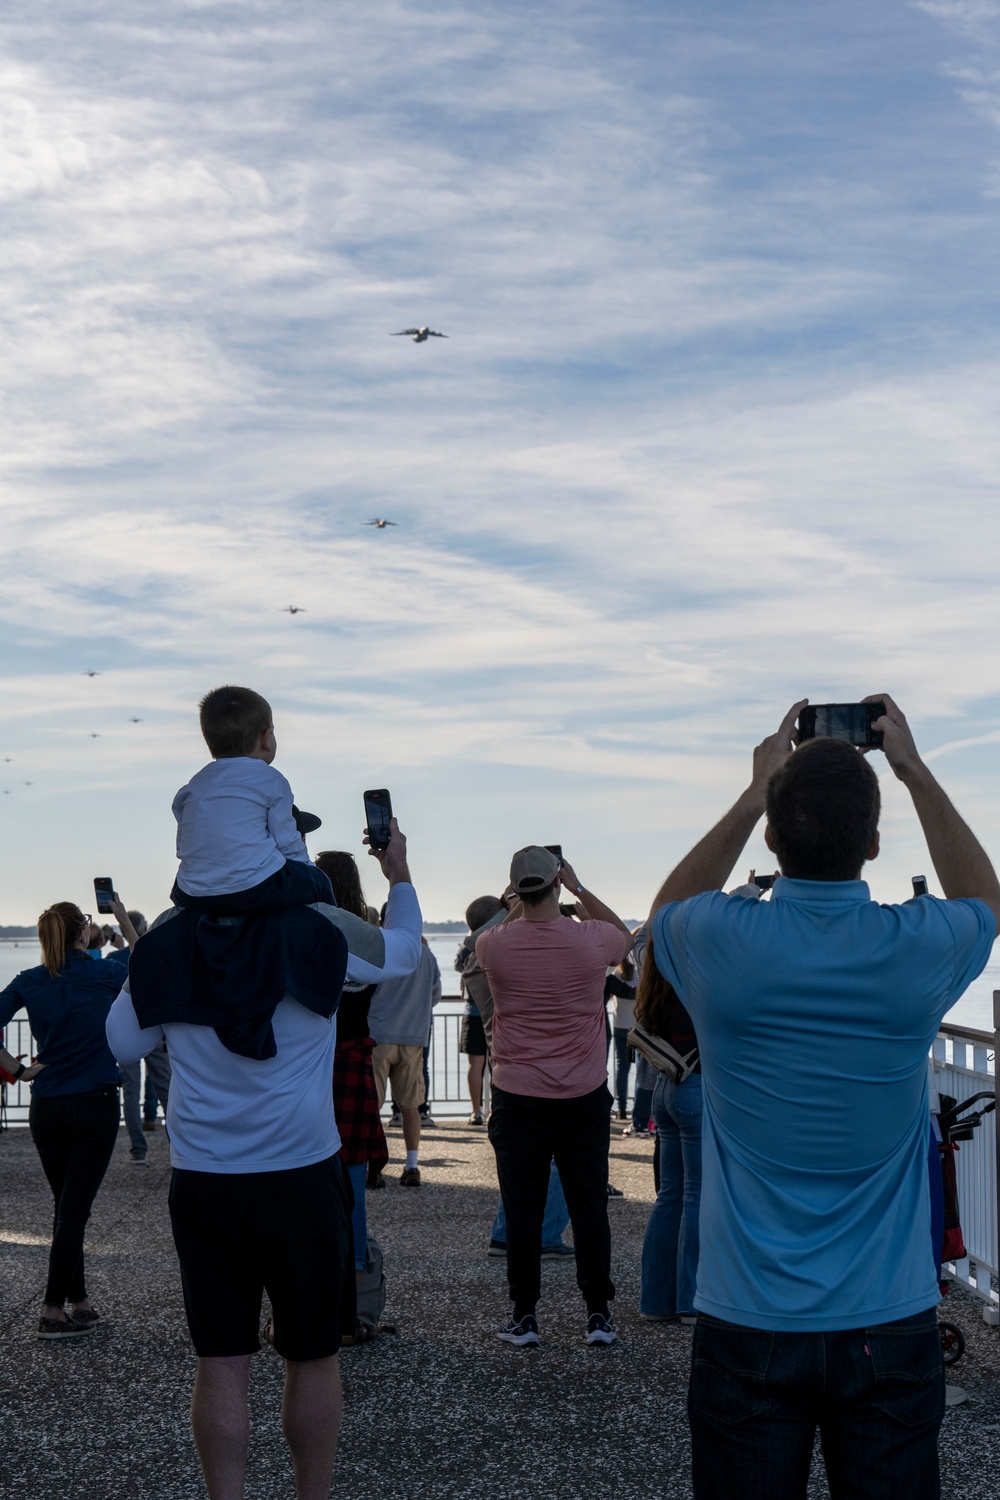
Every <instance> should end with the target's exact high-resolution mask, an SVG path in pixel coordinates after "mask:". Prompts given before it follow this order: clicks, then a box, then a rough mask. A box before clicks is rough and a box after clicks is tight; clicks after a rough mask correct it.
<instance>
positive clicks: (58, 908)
mask: <svg viewBox="0 0 1000 1500" xmlns="http://www.w3.org/2000/svg"><path fill="white" fill-rule="evenodd" d="M86 925H87V920H86V918H85V917H84V915H83V912H82V911H81V910H80V908H79V907H78V906H75V905H74V904H73V902H72V901H56V902H55V903H54V904H53V905H52V906H47V907H46V908H45V910H44V911H43V912H42V915H41V916H40V917H39V918H38V941H39V942H40V943H41V945H42V962H43V963H44V965H45V967H46V968H47V969H48V971H49V973H50V974H51V975H52V978H53V979H55V978H57V977H58V975H59V974H60V973H61V971H62V968H63V965H64V964H65V962H66V954H67V953H68V952H69V950H70V948H72V947H73V945H74V944H75V942H76V940H77V938H78V937H79V936H80V935H81V933H82V932H83V930H84V928H85V927H86Z"/></svg>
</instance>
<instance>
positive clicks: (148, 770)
mask: <svg viewBox="0 0 1000 1500" xmlns="http://www.w3.org/2000/svg"><path fill="white" fill-rule="evenodd" d="M0 210H2V214H3V222H4V253H3V256H2V257H0V338H2V345H3V356H4V357H3V359H2V363H0V422H2V442H0V505H2V507H3V514H2V531H0V535H2V539H3V540H2V547H3V569H2V583H0V629H2V640H3V651H2V653H0V673H2V683H0V689H2V694H3V706H4V712H3V722H2V727H0V793H2V794H0V837H2V838H3V841H4V847H5V850H6V858H5V859H4V860H3V861H2V868H0V921H3V922H10V923H13V922H32V921H34V919H35V918H36V917H37V914H38V912H39V911H40V910H41V909H42V907H43V906H44V905H46V904H48V903H49V902H51V901H54V900H58V899H71V900H76V901H79V902H80V904H81V905H83V906H85V907H87V908H88V909H89V906H90V903H91V899H92V886H91V881H92V879H93V877H94V876H95V875H110V876H112V878H113V879H114V880H115V882H116V885H117V887H118V889H119V891H120V893H121V894H122V896H123V897H124V899H125V900H126V901H127V903H128V904H129V905H137V906H140V907H142V908H143V909H144V910H146V911H147V912H152V911H156V910H158V909H160V908H161V907H162V906H164V905H165V904H166V899H167V893H168V891H169V888H170V884H171V881H172V879H173V875H174V872H175V863H174V858H173V831H174V825H173V819H172V816H171V812H170V803H171V800H172V797H173V794H174V792H175V791H176V789H177V788H178V787H179V786H180V785H182V784H183V783H184V782H185V781H186V780H187V779H188V778H189V777H190V776H191V775H192V774H193V773H194V771H195V770H197V769H198V767H199V766H200V765H202V764H203V763H204V762H205V760H206V759H207V753H206V750H205V747H204V745H203V743H202V741H201V739H200V735H199V731H198V723H197V703H198V700H199V699H200V697H201V696H202V695H203V694H204V693H205V692H206V691H207V690H208V689H209V688H211V687H214V686H217V685H218V684H220V683H222V682H226V681H235V682H241V683H247V684H248V685H250V686H252V687H254V688H256V689H257V690H258V691H259V692H262V693H263V694H264V695H265V696H266V697H267V698H268V700H269V701H270V702H271V703H272V705H273V708H274V713H275V724H276V731H277V738H278V758H277V761H276V765H277V766H278V767H279V768H280V769H281V770H282V771H283V772H284V773H285V775H286V776H288V778H289V780H290V781H291V783H292V786H293V788H294V790H295V795H296V800H297V802H298V804H299V805H300V806H302V807H306V808H308V809H309V810H311V811H314V812H316V813H317V814H319V815H320V816H321V817H322V818H323V820H324V827H323V830H322V831H321V833H320V834H318V835H315V836H313V838H312V839H311V841H310V844H311V848H312V850H313V852H316V851H318V849H320V848H328V847H333V848H337V847H341V848H350V849H353V850H355V851H358V852H360V840H361V831H362V828H363V823H364V819H363V813H362V802H361V793H362V791H363V790H364V789H365V788H366V787H380V786H386V787H388V788H389V789H390V791H391V793H392V799H393V805H394V808H395V810H396V812H397V814H398V816H399V819H400V823H401V825H402V827H403V829H404V831H405V832H406V833H407V835H408V837H409V840H410V853H411V863H412V868H413V872H414V879H415V882H416V884H417V888H418V891H419V893H420V895H421V898H422V904H423V907H424V911H425V915H426V916H427V917H428V918H429V919H445V918H453V917H458V916H460V915H461V913H462V911H463V910H464V907H465V906H466V904H467V902H468V901H469V900H470V899H471V898H472V897H474V896H476V895H479V894H481V893H483V892H484V891H487V890H491V889H492V890H497V889H499V888H500V887H501V886H502V885H503V884H504V883H505V879H506V873H507V867H508V864H509V859H510V855H511V853H512V852H513V850H514V849H516V848H518V847H519V846H521V845H523V844H525V843H530V842H540V843H552V842H559V843H561V844H562V845H563V847H564V850H565V852H566V854H567V856H568V857H569V858H570V859H571V860H572V862H573V864H574V866H575V867H576V869H577V871H578V874H579V875H580V878H581V879H582V880H583V881H584V882H585V883H586V884H587V885H588V886H590V887H591V888H592V889H594V890H595V891H596V892H597V893H598V894H599V895H601V896H603V897H605V898H606V899H607V900H608V901H609V902H610V903H611V904H612V905H614V906H615V907H616V908H617V909H618V910H619V911H620V913H621V914H622V915H623V916H626V917H638V916H640V915H641V914H642V913H643V912H644V911H645V910H646V909H647V908H648V904H649V901H650V898H651V896H652V895H653V893H654V892H655V890H656V888H657V886H658V885H659V883H660V881H661V880H662V878H663V876H664V875H665V874H666V872H667V871H668V870H669V869H670V867H671V866H672V865H673V864H674V863H675V862H676V860H677V859H678V858H679V857H680V856H681V855H682V854H683V853H684V852H685V850H686V849H687V848H688V847H689V846H690V844H691V843H692V842H693V841H694V840H695V839H696V838H697V837H698V836H699V835H700V834H701V833H702V832H704V831H705V830H706V829H707V827H708V826H710V824H711V823H713V822H714V821H715V820H716V819H717V818H718V817H719V816H720V815H721V813H722V812H723V811H724V810H725V808H726V807H727V806H728V805H729V804H730V803H731V802H732V801H733V800H734V799H735V798H736V796H737V795H738V794H739V792H740V791H741V790H742V788H743V786H744V785H745V784H746V782H747V779H748V775H749V765H750V755H751V750H752V747H753V745H754V744H755V743H756V742H757V741H758V740H760V739H761V738H762V737H763V736H764V735H765V734H767V733H769V732H771V731H772V730H773V729H774V728H775V727H776V726H777V724H778V722H779V721H780V719H781V717H782V715H783V713H784V712H785V710H786V709H787V707H788V706H789V704H790V703H792V702H793V701H795V700H796V699H798V698H800V697H809V698H810V699H811V700H812V701H813V702H829V701H851V700H856V699H858V698H860V697H862V696H864V695H866V694H868V693H872V692H880V691H887V692H890V693H892V694H893V695H894V697H895V698H896V699H897V701H898V702H899V703H900V705H901V706H902V707H903V708H904V710H905V711H906V713H907V714H908V716H909V719H910V721H911V724H912V726H913V728H914V731H915V734H916V736H917V740H918V744H919V745H920V746H921V748H922V749H923V750H925V751H926V752H927V753H928V754H929V756H930V757H931V758H932V765H933V767H934V769H935V772H936V773H937V774H938V775H939V776H940V777H941V779H942V780H943V782H944V784H945V785H946V787H947V788H948V790H949V791H950V792H951V793H952V795H953V797H954V798H955V800H956V802H957V803H958V805H959V807H960V808H961V810H962V811H963V812H964V814H965V815H966V817H967V818H968V819H969V821H970V822H971V823H972V825H973V827H975V828H976V830H977V831H978V832H979V833H980V835H981V836H982V837H983V840H984V842H985V843H986V845H987V847H988V848H990V849H991V851H992V853H993V854H994V855H995V856H996V855H1000V838H998V837H997V836H996V835H997V834H998V833H1000V794H998V789H997V774H996V772H997V759H998V752H1000V656H998V651H997V639H998V632H1000V593H998V590H997V586H996V574H997V559H998V553H1000V508H998V506H997V475H998V472H1000V419H998V418H1000V413H998V405H1000V397H998V392H1000V354H998V346H997V328H998V303H997V296H998V294H997V286H998V275H997V272H998V269H1000V267H998V259H1000V4H997V3H994V0H935V3H931V0H925V3H912V0H880V3H879V4H878V5H876V6H873V5H872V4H871V3H870V0H863V3H859V0H841V3H838V4H836V5H832V4H823V5H809V6H803V5H801V4H800V3H799V0H754V3H753V4H748V3H746V0H668V3H664V0H649V3H646V0H622V3H621V4H619V5H616V6H614V7H609V6H607V5H606V4H600V3H597V0H550V3H549V4H547V5H546V6H544V7H540V6H537V5H535V4H528V3H518V0H511V3H479V4H469V3H462V0H454V3H451V4H444V3H434V0H425V3H409V4H406V3H384V0H367V3H366V4H365V5H363V6H359V5H354V4H347V3H342V0H326V3H303V0H287V3H285V4H282V5H281V6H274V5H273V4H264V3H261V4H253V3H215V4H201V3H178V0H164V3H163V4H162V5H160V6H158V7H156V8H155V9H151V8H150V7H149V6H148V5H145V4H142V5H140V4H137V3H135V0H115V4H114V5H111V4H110V3H103V0H89V3H74V0H52V3H51V4H49V5H47V6H45V7H44V8H42V9H39V8H38V7H37V6H35V5H28V4H26V3H20V0H11V3H9V4H8V5H6V6H5V7H4V12H3V18H2V20H0ZM425 323H427V324H429V325H430V326H431V327H433V328H435V329H439V330H441V331H443V332H444V333H446V334H447V335H448V339H447V341H446V340H444V339H431V340H428V341H427V342H426V343H425V344H421V345H415V344H413V343H412V342H411V341H410V340H409V339H406V338H395V337H390V335H391V334H392V333H394V332H395V331H396V330H398V329H403V328H408V327H410V326H411V325H420V324H425ZM376 516H386V517H389V518H391V519H392V520H394V521H395V522H396V523H397V526H396V527H395V529H386V530H384V531H379V530H375V529H373V528H370V527H367V526H366V525H365V524H364V523H365V522H366V521H368V520H369V519H371V518H372V517H376ZM287 605H295V606H298V607H299V608H300V610H301V611H302V612H301V613H299V614H296V615H291V614H288V613H285V612H284V609H285V606H287ZM89 671H93V672H97V673H99V675H97V676H94V677H89V676H86V675H84V674H85V673H87V672H89ZM133 719H137V720H139V722H137V723H133V722H131V721H132V720H133ZM7 757H9V759H7ZM879 769H880V771H881V772H882V773H883V791H884V800H885V811H884V819H883V853H882V856H881V857H880V859H879V861H878V862H877V864H876V865H873V866H872V867H871V870H870V878H871V883H872V889H873V892H874V894H875V895H876V896H878V897H879V898H880V899H883V900H895V899H903V898H904V897H905V896H906V895H907V894H908V892H909V880H910V876H911V875H912V874H916V873H918V872H920V873H927V874H928V875H929V876H931V888H932V890H935V889H937V886H936V882H935V881H934V878H933V872H932V871H931V870H930V869H929V868H928V858H927V854H926V850H925V847H924V845H923V842H922V840H921V837H920V831H919V827H918V825H917V823H916V819H915V816H914V814H913V811H912V807H911V806H910V805H909V801H908V798H907V795H906V793H905V791H904V790H903V789H902V788H901V787H900V786H899V785H898V784H897V783H895V782H894V781H893V780H892V778H891V775H889V774H888V773H887V769H886V767H885V766H884V763H883V764H882V765H881V766H880V768H879ZM28 783H30V785H29V784H28ZM742 864H743V865H745V866H746V867H747V868H749V867H750V865H756V866H757V868H768V867H769V866H768V857H767V855H766V851H765V849H764V845H763V841H762V838H761V836H760V831H758V833H757V834H756V835H755V836H754V839H753V840H752V842H751V844H750V846H749V847H748V850H747V853H746V855H745V857H744V859H743V861H742ZM365 874H366V875H368V868H366V869H365ZM737 874H738V875H739V876H740V877H742V876H743V875H744V874H745V871H744V870H743V869H742V866H741V867H740V869H739V870H738V871H737ZM367 883H368V886H369V894H370V895H371V896H372V898H373V899H375V898H376V897H377V896H378V894H379V887H380V879H379V878H378V877H377V872H376V875H375V877H374V878H370V879H369V880H368V882H367Z"/></svg>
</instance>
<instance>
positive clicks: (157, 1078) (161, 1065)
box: [118, 1042, 170, 1157]
mask: <svg viewBox="0 0 1000 1500" xmlns="http://www.w3.org/2000/svg"><path fill="white" fill-rule="evenodd" d="M118 1066H119V1068H120V1069H121V1075H122V1114H123V1115H124V1118H125V1129H126V1130H127V1131H128V1138H129V1141H130V1143H131V1147H132V1155H133V1156H141V1157H145V1155H146V1136H145V1133H144V1131H143V1128H142V1106H141V1100H140V1095H141V1089H142V1063H141V1062H135V1063H119V1064H118ZM146 1078H147V1081H148V1080H149V1079H150V1078H152V1080H153V1084H154V1086H155V1089H156V1092H157V1093H158V1095H159V1098H160V1102H161V1103H162V1105H163V1113H164V1115H165V1114H166V1112H167V1099H168V1098H169V1094H170V1059H169V1058H168V1056H167V1049H166V1047H165V1046H164V1045H163V1043H162V1042H158V1043H157V1045H156V1046H155V1047H154V1048H153V1050H152V1052H150V1053H149V1054H148V1055H147V1057H146ZM147 1118H151V1119H154V1120H155V1119H156V1109H155V1106H154V1109H153V1113H152V1116H147Z"/></svg>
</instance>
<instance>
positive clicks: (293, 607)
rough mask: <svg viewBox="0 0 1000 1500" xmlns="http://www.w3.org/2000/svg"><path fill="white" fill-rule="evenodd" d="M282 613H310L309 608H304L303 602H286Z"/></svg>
mask: <svg viewBox="0 0 1000 1500" xmlns="http://www.w3.org/2000/svg"><path fill="white" fill-rule="evenodd" d="M281 613H282V614H283V615H304V614H308V610H305V609H303V608H302V605H301V604H286V605H285V607H284V609H283V610H282V611H281Z"/></svg>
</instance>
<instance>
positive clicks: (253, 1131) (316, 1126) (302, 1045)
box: [107, 885, 423, 1173]
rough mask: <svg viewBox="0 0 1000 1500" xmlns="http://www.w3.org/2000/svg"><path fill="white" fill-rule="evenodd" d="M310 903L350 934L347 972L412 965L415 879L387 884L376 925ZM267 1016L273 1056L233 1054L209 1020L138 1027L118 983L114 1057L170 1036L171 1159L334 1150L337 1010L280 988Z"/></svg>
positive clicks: (370, 975) (251, 1166)
mask: <svg viewBox="0 0 1000 1500" xmlns="http://www.w3.org/2000/svg"><path fill="white" fill-rule="evenodd" d="M315 910H316V911H319V912H322V914H323V916H325V917H327V918H328V919H329V921H331V922H333V923H334V924H335V926H337V927H339V928H340V930H341V931H342V932H343V934H344V936H345V938H346V939H347V946H348V951H349V956H348V962H347V977H348V978H349V979H352V980H354V981H356V982H357V983H359V984H374V983H377V982H378V981H379V980H380V979H391V978H398V977H401V976H402V975H404V974H410V973H412V972H413V970H414V969H415V968H416V967H417V965H418V964H419V962H420V955H421V952H422V948H421V943H420V933H421V928H422V925H423V924H422V918H421V915H420V905H419V902H418V901H417V893H416V891H415V890H414V889H413V887H412V885H394V886H393V887H392V889H391V890H390V892H389V899H388V903H387V910H386V915H385V926H384V928H382V929H381V930H380V929H379V928H377V927H371V926H369V925H368V923H367V922H363V921H362V920H361V918H360V917H354V916H352V915H351V914H350V913H349V912H345V911H340V910H339V909H338V908H337V907H333V906H325V905H317V906H316V907H315ZM271 1024H272V1026H273V1027H274V1040H275V1042H276V1044H277V1048H278V1050H277V1054H276V1056H274V1057H269V1058H265V1059H263V1060H258V1059H257V1058H251V1057H240V1056H238V1055H237V1054H236V1053H235V1052H230V1051H229V1050H228V1049H227V1048H226V1047H224V1046H223V1045H222V1043H221V1042H220V1041H219V1038H218V1037H217V1036H216V1034H215V1030H214V1028H213V1027H211V1026H194V1025H192V1024H191V1023H190V1022H168V1023H167V1024H166V1025H164V1026H146V1027H144V1028H143V1027H140V1025H139V1022H138V1019H137V1017H136V1014H135V1010H134V1008H133V1005H132V997H131V995H130V994H129V992H128V988H127V987H126V988H125V989H123V990H122V991H121V993H120V994H119V996H118V998H117V1000H116V1001H115V1003H114V1005H113V1006H112V1007H111V1012H110V1014H109V1016H108V1021H107V1034H108V1045H109V1046H110V1048H111V1051H112V1052H113V1053H114V1055H115V1057H116V1058H117V1060H118V1061H119V1062H120V1063H130V1062H137V1061H138V1060H139V1058H140V1057H145V1056H146V1054H147V1052H152V1050H153V1048H154V1047H155V1046H157V1044H158V1043H159V1041H160V1039H161V1038H162V1037H164V1036H165V1037H166V1039H167V1052H168V1054H169V1057H170V1066H171V1068H172V1070H173V1075H172V1078H171V1083H170V1094H169V1097H168V1101H167V1129H168V1131H169V1133H170V1161H171V1164H172V1165H173V1166H175V1167H179V1168H181V1169H182V1170H186V1171H191V1172H226V1173H236V1172H275V1171H291V1170H292V1169H293V1168H295V1167H308V1166H311V1165H312V1163H313V1162H317V1161H325V1160H326V1158H327V1157H329V1156H332V1155H333V1154H334V1152H335V1151H339V1150H340V1135H339V1133H338V1130H337V1122H336V1120H335V1119H334V1114H333V1054H334V1049H335V1048H336V1045H337V1018H336V1015H334V1016H333V1017H332V1018H331V1019H330V1020H329V1021H327V1020H326V1019H325V1018H324V1017H323V1016H317V1015H314V1014H313V1012H312V1011H309V1010H306V1009H305V1007H304V1006H302V1005H300V1004H299V1003H298V1001H297V1000H293V999H292V998H291V996H290V995H286V996H285V998H284V1000H282V1001H281V1003H280V1004H279V1005H278V1007H277V1009H276V1010H275V1012H274V1017H273V1020H272V1023H271Z"/></svg>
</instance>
